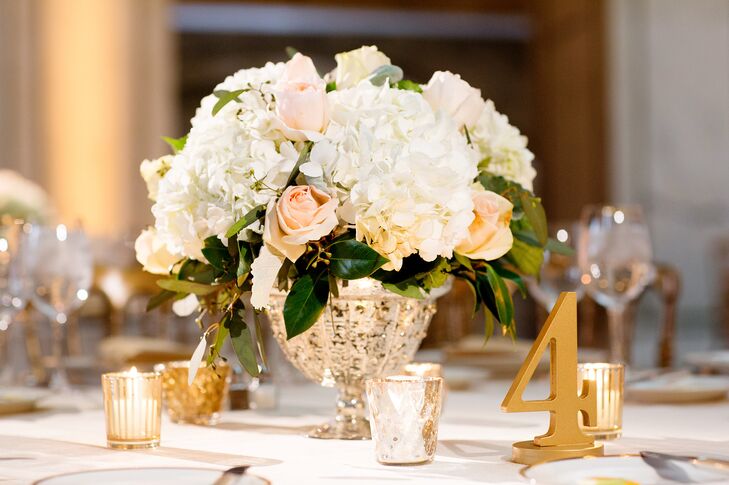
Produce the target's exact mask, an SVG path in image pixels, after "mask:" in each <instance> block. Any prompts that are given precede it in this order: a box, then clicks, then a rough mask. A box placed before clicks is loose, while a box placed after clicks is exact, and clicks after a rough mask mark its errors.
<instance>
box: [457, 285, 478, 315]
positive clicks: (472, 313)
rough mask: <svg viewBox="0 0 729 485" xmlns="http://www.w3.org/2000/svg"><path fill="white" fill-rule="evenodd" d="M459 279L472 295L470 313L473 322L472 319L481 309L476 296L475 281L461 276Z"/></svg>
mask: <svg viewBox="0 0 729 485" xmlns="http://www.w3.org/2000/svg"><path fill="white" fill-rule="evenodd" d="M460 278H461V279H462V280H463V281H465V282H466V283H467V284H468V288H469V289H470V290H471V293H473V311H472V312H471V320H473V317H475V316H476V313H478V310H479V309H480V308H481V298H480V297H479V295H478V289H477V288H476V282H475V281H473V280H471V278H468V277H465V276H461V277H460Z"/></svg>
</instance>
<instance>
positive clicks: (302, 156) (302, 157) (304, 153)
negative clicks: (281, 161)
mask: <svg viewBox="0 0 729 485" xmlns="http://www.w3.org/2000/svg"><path fill="white" fill-rule="evenodd" d="M313 145H314V144H313V143H312V142H310V141H307V142H306V143H305V144H304V148H302V149H301V153H299V158H298V159H297V160H296V165H294V168H293V169H291V174H290V175H289V179H288V180H287V181H286V187H288V186H290V185H292V184H293V183H294V182H295V181H296V177H298V176H299V167H301V165H302V164H304V163H305V162H306V160H308V159H309V152H311V147H312V146H313Z"/></svg>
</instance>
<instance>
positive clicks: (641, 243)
mask: <svg viewBox="0 0 729 485" xmlns="http://www.w3.org/2000/svg"><path fill="white" fill-rule="evenodd" d="M577 255H578V256H577V257H578V261H579V265H580V269H581V271H582V282H583V284H584V285H585V286H586V289H587V293H588V294H589V295H590V296H591V297H592V298H593V299H594V300H595V301H596V302H597V303H598V304H599V305H601V306H603V307H605V309H606V310H607V314H608V331H609V336H610V360H611V361H613V362H625V361H626V359H627V357H628V355H627V349H626V339H625V331H626V327H625V309H626V307H627V305H628V304H629V303H630V302H631V301H632V300H634V299H635V298H637V297H638V296H639V295H640V294H641V293H642V292H643V290H644V289H645V287H646V286H647V285H648V284H650V283H651V281H653V278H654V276H655V269H654V266H653V262H652V261H653V251H652V248H651V239H650V234H649V232H648V227H647V226H646V224H645V222H644V219H643V211H642V209H641V208H640V207H639V206H632V205H631V206H588V207H585V208H584V209H583V211H582V219H581V229H580V237H579V242H578V249H577Z"/></svg>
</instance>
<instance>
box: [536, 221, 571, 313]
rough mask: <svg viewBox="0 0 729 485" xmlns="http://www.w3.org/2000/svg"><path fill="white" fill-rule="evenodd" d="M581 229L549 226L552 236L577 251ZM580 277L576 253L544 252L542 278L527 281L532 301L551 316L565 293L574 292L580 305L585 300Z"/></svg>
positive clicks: (564, 225) (564, 224)
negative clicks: (536, 302)
mask: <svg viewBox="0 0 729 485" xmlns="http://www.w3.org/2000/svg"><path fill="white" fill-rule="evenodd" d="M579 229H580V226H579V224H578V223H576V222H568V223H553V224H550V225H549V236H550V237H551V238H552V239H554V240H556V241H559V242H560V243H561V244H563V245H565V246H567V247H569V248H571V249H572V250H575V249H576V248H577V239H578V237H579ZM581 276H582V272H581V271H580V268H579V265H578V264H577V253H576V251H575V252H573V253H572V254H563V253H562V252H556V251H552V250H547V251H545V252H544V262H543V263H542V269H541V271H540V273H539V278H528V279H527V280H526V282H527V286H528V288H529V293H530V294H531V295H532V297H533V298H534V299H535V300H537V301H538V302H539V304H540V305H542V306H543V307H544V309H545V310H547V312H550V311H552V307H553V306H554V304H555V303H556V302H557V298H559V294H560V293H561V292H563V291H573V292H575V293H576V294H577V301H580V300H581V299H582V297H583V295H584V294H585V288H584V286H583V285H582V282H581V281H580V278H581Z"/></svg>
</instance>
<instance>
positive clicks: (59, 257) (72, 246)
mask: <svg viewBox="0 0 729 485" xmlns="http://www.w3.org/2000/svg"><path fill="white" fill-rule="evenodd" d="M28 247H29V249H30V251H31V252H32V255H33V264H32V265H31V266H32V269H31V276H32V280H33V286H34V291H33V294H32V301H33V305H34V306H35V307H36V308H37V309H38V311H40V312H41V313H42V314H43V315H45V316H46V317H47V318H48V319H49V320H50V321H51V328H52V366H51V367H52V369H51V377H50V387H52V388H55V389H68V387H69V384H68V378H67V376H66V369H65V365H64V364H65V362H64V347H65V333H66V332H65V324H66V322H67V321H68V318H69V316H70V315H71V314H72V313H73V312H74V311H75V310H76V309H78V308H79V307H80V306H81V304H83V302H84V301H85V300H86V299H87V298H88V296H89V288H90V287H91V282H92V278H93V257H92V255H91V248H90V244H89V241H88V239H87V238H86V235H85V233H84V232H83V230H81V229H80V228H79V229H72V230H69V229H68V228H67V227H66V226H65V225H64V224H58V225H56V226H33V228H32V229H31V231H30V234H29V237H28Z"/></svg>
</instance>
